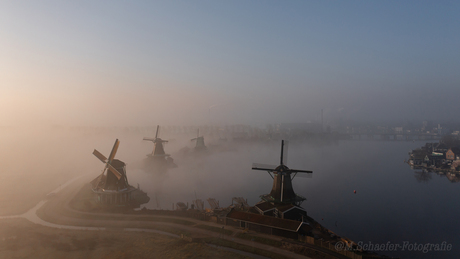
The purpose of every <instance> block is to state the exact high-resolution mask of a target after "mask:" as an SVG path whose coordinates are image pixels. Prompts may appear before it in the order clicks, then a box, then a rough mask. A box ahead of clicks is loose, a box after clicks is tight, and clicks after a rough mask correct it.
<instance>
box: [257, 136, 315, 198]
mask: <svg viewBox="0 0 460 259" xmlns="http://www.w3.org/2000/svg"><path fill="white" fill-rule="evenodd" d="M283 151H284V140H282V141H281V158H280V165H279V166H272V165H261V164H253V165H252V169H253V170H262V171H267V172H268V174H269V175H270V176H271V177H272V178H273V187H272V190H271V192H270V194H266V195H262V196H260V197H261V198H262V200H264V201H266V202H270V203H272V204H274V205H275V204H293V205H295V206H299V205H300V204H301V203H302V201H304V200H305V198H304V197H302V196H299V195H297V194H296V193H295V192H294V189H293V188H292V180H293V179H294V177H295V176H296V175H297V173H307V174H311V173H313V172H312V171H307V170H298V169H290V168H289V167H287V166H286V165H284V163H283V155H284V154H283ZM292 174H293V176H292V177H291V175H292Z"/></svg>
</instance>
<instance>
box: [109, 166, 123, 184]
mask: <svg viewBox="0 0 460 259" xmlns="http://www.w3.org/2000/svg"><path fill="white" fill-rule="evenodd" d="M107 165H108V168H109V171H110V172H112V173H113V174H114V175H115V176H116V177H117V178H118V180H120V178H121V176H122V174H120V172H118V170H117V169H115V167H113V166H112V165H111V164H107Z"/></svg>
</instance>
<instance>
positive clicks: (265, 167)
mask: <svg viewBox="0 0 460 259" xmlns="http://www.w3.org/2000/svg"><path fill="white" fill-rule="evenodd" d="M276 167H277V166H276V165H266V164H258V163H253V164H252V170H262V171H275V169H276Z"/></svg>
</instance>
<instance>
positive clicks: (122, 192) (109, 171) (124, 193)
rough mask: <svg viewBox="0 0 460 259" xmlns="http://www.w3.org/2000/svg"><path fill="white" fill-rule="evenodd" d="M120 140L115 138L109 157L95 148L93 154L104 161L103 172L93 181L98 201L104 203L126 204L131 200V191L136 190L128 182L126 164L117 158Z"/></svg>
mask: <svg viewBox="0 0 460 259" xmlns="http://www.w3.org/2000/svg"><path fill="white" fill-rule="evenodd" d="M119 145H120V141H118V139H117V140H115V144H114V145H113V148H112V151H111V152H110V155H109V157H108V158H106V157H105V156H104V155H103V154H102V153H101V152H99V151H97V150H96V149H94V151H93V155H95V156H96V157H97V158H99V160H101V161H102V163H104V169H103V170H102V173H101V174H100V175H99V176H98V177H96V178H95V179H94V180H93V181H91V185H92V189H93V192H94V193H96V195H97V201H98V202H100V203H104V204H126V203H128V202H129V201H130V200H131V192H133V191H134V190H136V189H135V188H134V187H132V186H130V185H129V184H128V178H127V177H126V164H125V163H124V162H123V161H120V160H118V159H115V154H116V153H117V150H118V146H119Z"/></svg>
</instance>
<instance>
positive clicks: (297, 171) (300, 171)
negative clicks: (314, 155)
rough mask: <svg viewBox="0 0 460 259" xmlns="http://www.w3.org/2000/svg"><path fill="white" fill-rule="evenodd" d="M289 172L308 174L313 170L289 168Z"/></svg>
mask: <svg viewBox="0 0 460 259" xmlns="http://www.w3.org/2000/svg"><path fill="white" fill-rule="evenodd" d="M291 172H293V173H309V174H312V173H313V171H309V170H297V169H291Z"/></svg>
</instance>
